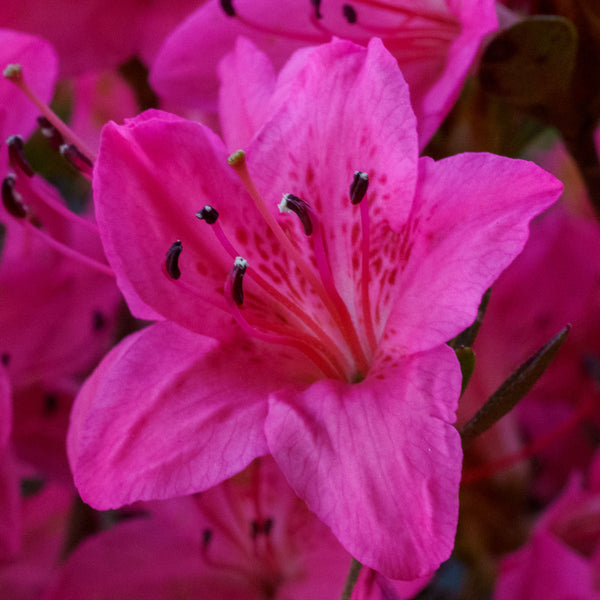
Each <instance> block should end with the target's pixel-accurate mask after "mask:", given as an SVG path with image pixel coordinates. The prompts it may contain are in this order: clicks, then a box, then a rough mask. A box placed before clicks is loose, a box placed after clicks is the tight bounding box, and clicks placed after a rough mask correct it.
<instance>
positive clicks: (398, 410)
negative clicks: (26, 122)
mask: <svg viewBox="0 0 600 600" xmlns="http://www.w3.org/2000/svg"><path fill="white" fill-rule="evenodd" d="M459 390H460V373H459V370H458V366H457V364H456V358H455V356H454V353H453V352H452V351H451V350H450V349H449V348H448V347H445V346H441V347H438V348H436V349H434V350H431V351H430V352H428V353H424V354H417V355H411V356H410V357H408V358H403V359H400V360H397V361H394V360H393V359H392V365H391V366H385V362H384V361H382V364H380V365H378V366H377V367H374V369H373V370H372V372H371V373H370V374H369V376H368V377H367V379H365V380H364V381H363V382H362V383H358V384H355V385H349V384H344V383H341V382H337V381H331V380H328V381H322V382H319V383H316V384H314V385H313V386H311V387H310V388H308V389H307V390H306V391H304V392H301V393H294V392H292V391H289V390H288V391H282V392H279V393H275V394H273V395H272V396H271V401H270V405H269V415H268V417H267V421H266V426H265V432H266V435H267V440H268V443H269V448H270V450H271V452H272V454H273V456H274V458H275V460H276V461H277V463H278V464H279V466H280V467H281V469H282V470H283V472H284V474H285V476H286V477H287V479H288V481H289V482H290V484H291V485H292V487H293V488H294V489H295V490H296V493H298V494H299V495H300V497H302V498H304V499H305V500H306V502H307V504H308V507H309V508H310V509H311V510H313V511H314V512H315V513H316V514H317V516H318V517H319V518H320V519H322V520H323V521H324V522H325V523H326V524H327V525H329V526H330V527H331V529H332V531H333V533H334V535H335V536H336V537H337V538H338V539H339V540H340V542H341V543H342V545H343V546H344V547H345V548H346V549H347V550H348V551H349V552H350V553H351V554H352V555H353V556H354V557H356V558H357V559H358V560H359V561H360V562H362V563H363V564H365V565H366V566H369V567H371V568H374V569H376V570H378V571H380V572H381V573H382V574H384V575H387V576H389V577H393V578H397V579H404V580H410V579H415V578H417V577H420V576H422V575H425V574H427V573H429V572H431V571H433V570H434V569H435V568H437V567H438V566H439V564H440V563H441V561H443V560H445V559H446V558H447V557H448V556H449V554H450V551H451V550H452V547H453V543H454V534H455V529H456V521H457V516H458V484H459V480H460V470H461V458H462V453H461V447H460V439H459V436H458V433H457V431H456V430H455V429H454V427H452V425H450V423H451V422H452V421H453V420H454V410H455V409H456V404H457V398H458V394H459Z"/></svg>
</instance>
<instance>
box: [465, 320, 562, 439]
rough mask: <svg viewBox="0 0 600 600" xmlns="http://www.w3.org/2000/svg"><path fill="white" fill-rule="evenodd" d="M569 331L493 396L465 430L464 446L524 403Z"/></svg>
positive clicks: (545, 346) (559, 336)
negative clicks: (524, 399) (519, 404)
mask: <svg viewBox="0 0 600 600" xmlns="http://www.w3.org/2000/svg"><path fill="white" fill-rule="evenodd" d="M570 329H571V326H570V325H567V326H566V327H564V328H563V329H561V330H560V331H559V332H558V333H557V334H556V335H555V336H554V337H553V338H552V339H551V340H550V341H548V342H547V343H546V344H544V345H543V346H542V347H541V348H540V349H539V350H538V351H537V352H536V353H535V354H533V355H532V356H530V357H529V358H528V359H527V360H526V361H525V362H524V363H523V364H522V365H521V366H520V367H519V368H518V369H517V370H516V371H515V372H514V373H513V374H512V375H511V376H510V377H509V378H508V379H507V380H506V381H505V382H504V383H503V384H502V385H501V386H500V387H499V388H498V389H497V390H496V391H495V392H494V393H493V394H492V395H491V396H490V398H489V399H488V401H487V402H486V403H485V404H484V405H483V406H482V407H481V408H480V409H479V410H478V411H477V413H476V414H475V416H473V417H472V418H471V420H470V421H469V422H468V423H467V424H466V425H465V426H464V427H463V428H462V431H461V432H460V436H461V438H462V443H463V446H466V445H467V444H469V443H471V442H472V441H473V440H474V439H475V438H476V437H477V436H479V435H481V434H482V433H483V432H484V431H486V430H487V429H489V428H490V427H491V426H492V425H493V424H494V423H496V422H497V421H499V420H500V419H501V418H502V417H503V416H504V415H506V414H508V413H509V412H510V411H511V410H512V409H513V408H514V407H515V406H516V405H517V404H518V403H519V401H520V400H522V399H523V397H524V396H525V395H526V394H527V393H528V392H529V390H530V389H531V388H532V387H533V384H534V383H535V382H536V381H537V380H538V379H539V378H540V377H541V376H542V373H543V372H544V371H545V370H546V368H547V367H548V365H549V364H550V363H551V361H552V359H553V358H554V356H555V355H556V353H557V352H558V349H559V348H560V347H561V346H562V344H563V343H564V341H565V340H566V339H567V334H568V333H569V330H570Z"/></svg>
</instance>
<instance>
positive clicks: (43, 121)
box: [37, 116, 65, 151]
mask: <svg viewBox="0 0 600 600" xmlns="http://www.w3.org/2000/svg"><path fill="white" fill-rule="evenodd" d="M37 122H38V125H39V127H40V131H41V132H42V135H43V136H44V137H45V138H46V139H47V140H48V142H49V143H50V146H52V148H54V150H57V151H58V149H59V148H60V147H61V146H62V145H63V144H64V143H65V138H64V137H63V136H62V133H61V132H60V131H59V130H58V129H56V127H54V125H52V123H50V121H48V119H47V118H46V117H43V116H40V117H38V118H37Z"/></svg>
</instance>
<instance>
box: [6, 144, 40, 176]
mask: <svg viewBox="0 0 600 600" xmlns="http://www.w3.org/2000/svg"><path fill="white" fill-rule="evenodd" d="M6 145H7V146H8V158H9V161H10V164H11V166H12V167H13V168H17V167H18V168H19V169H20V170H21V171H22V172H23V173H25V175H27V177H33V174H34V172H33V169H32V168H31V165H30V164H29V163H28V162H27V159H26V158H25V153H24V151H23V146H24V145H23V138H22V137H21V136H20V135H11V136H10V137H8V138H7V139H6Z"/></svg>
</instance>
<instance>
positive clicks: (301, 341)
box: [224, 257, 343, 379]
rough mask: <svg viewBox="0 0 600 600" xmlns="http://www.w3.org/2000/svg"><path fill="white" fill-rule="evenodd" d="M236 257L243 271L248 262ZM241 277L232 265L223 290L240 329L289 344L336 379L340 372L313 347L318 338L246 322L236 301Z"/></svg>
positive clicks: (253, 334)
mask: <svg viewBox="0 0 600 600" xmlns="http://www.w3.org/2000/svg"><path fill="white" fill-rule="evenodd" d="M238 258H239V259H240V268H242V269H243V271H244V272H245V269H246V268H247V264H248V263H247V261H246V260H244V259H243V258H241V257H238ZM236 261H237V259H236ZM241 261H243V262H241ZM244 263H246V266H245V267H244V266H243V265H244ZM242 277H243V273H241V275H238V273H237V270H236V266H235V264H234V267H233V269H232V271H231V273H230V274H229V275H228V277H227V279H226V280H225V290H224V291H225V300H226V302H227V304H228V306H229V310H230V311H231V313H232V315H233V318H234V319H235V320H236V322H237V324H238V325H239V326H240V327H241V328H242V330H243V331H245V332H246V334H247V335H249V336H250V337H255V338H258V339H259V340H262V341H264V342H268V343H269V344H281V345H283V346H291V347H293V348H296V349H298V350H300V352H302V353H304V354H305V355H306V356H307V357H308V358H309V359H310V360H312V361H313V362H314V363H315V365H316V366H317V367H318V368H319V369H321V371H322V372H323V374H324V375H325V376H326V377H329V378H331V379H337V378H338V377H339V376H340V373H336V371H334V370H333V369H332V367H331V366H330V365H329V363H327V362H326V361H325V360H324V359H323V356H322V355H321V354H319V353H318V352H317V351H316V350H315V348H319V349H321V348H320V346H322V345H321V344H319V342H318V340H315V339H312V338H309V339H308V341H307V340H306V339H305V338H306V336H304V337H300V336H293V335H290V336H285V335H279V334H273V333H267V332H265V331H262V330H260V329H258V328H256V327H253V326H252V325H250V323H248V321H247V320H246V319H245V318H244V316H243V315H242V313H241V312H240V309H239V306H240V304H241V303H238V299H239V296H238V294H239V293H241V280H242ZM236 280H239V284H238V285H239V286H240V289H239V291H235V290H234V289H233V286H234V283H235V282H236ZM241 300H242V301H243V295H242V297H241ZM265 326H266V327H268V324H266V325H265ZM342 375H343V374H342Z"/></svg>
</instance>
